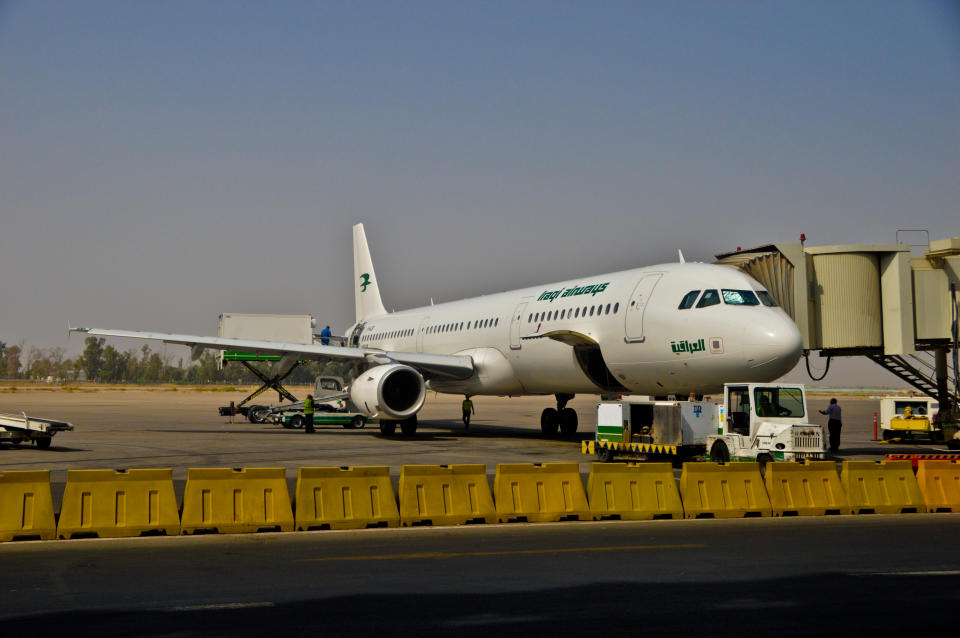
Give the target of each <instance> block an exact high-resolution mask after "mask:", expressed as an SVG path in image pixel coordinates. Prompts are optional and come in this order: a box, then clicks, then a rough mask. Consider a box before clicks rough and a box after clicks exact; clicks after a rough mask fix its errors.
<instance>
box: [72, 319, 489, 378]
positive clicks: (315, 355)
mask: <svg viewBox="0 0 960 638" xmlns="http://www.w3.org/2000/svg"><path fill="white" fill-rule="evenodd" d="M70 331H71V332H82V333H84V334H88V335H93V336H96V337H126V338H131V339H154V340H157V341H162V342H164V343H173V344H177V345H181V346H187V347H188V348H190V350H191V355H192V358H193V359H197V358H198V357H199V356H200V354H201V353H202V352H203V351H204V350H207V349H213V350H238V351H241V352H250V353H254V354H269V355H277V356H284V355H287V356H291V355H294V356H296V357H297V358H299V359H311V360H314V361H326V360H334V361H357V362H362V361H366V362H368V363H371V364H386V363H403V364H406V365H408V366H410V367H412V368H416V369H417V370H419V371H420V372H421V373H422V374H424V376H428V377H430V376H442V377H447V378H452V379H466V378H468V377H470V376H471V375H473V371H474V368H473V359H472V358H471V357H466V356H456V355H446V354H427V353H422V352H392V351H385V350H378V349H375V348H351V347H347V346H324V345H320V344H304V343H282V342H279V341H261V340H258V339H233V338H229V337H197V336H193V335H178V334H167V333H164V332H143V331H139V330H104V329H101V328H71V329H70Z"/></svg>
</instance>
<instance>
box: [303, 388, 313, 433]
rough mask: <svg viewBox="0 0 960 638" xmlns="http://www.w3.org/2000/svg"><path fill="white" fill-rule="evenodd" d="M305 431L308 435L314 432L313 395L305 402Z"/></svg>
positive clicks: (309, 395) (308, 396)
mask: <svg viewBox="0 0 960 638" xmlns="http://www.w3.org/2000/svg"><path fill="white" fill-rule="evenodd" d="M303 420H304V424H303V431H304V432H306V433H307V434H310V433H311V432H314V431H315V430H314V429H313V395H312V394H308V395H307V398H306V399H304V401H303Z"/></svg>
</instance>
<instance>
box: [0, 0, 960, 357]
mask: <svg viewBox="0 0 960 638" xmlns="http://www.w3.org/2000/svg"><path fill="white" fill-rule="evenodd" d="M958 202H960V9H958V3H956V2H932V1H916V2H900V1H897V2H885V1H881V0H869V1H862V2H848V1H839V2H837V1H832V2H744V1H737V2H629V3H618V2H604V3H588V2H576V3H571V2H484V3H460V2H403V3H397V2H391V3H381V2H364V3H358V2H344V3H335V2H323V3H299V2H277V3H262V2H260V3H241V2H217V3H199V2H154V3H143V2H134V3H131V2H96V3H77V2H3V3H2V4H0V218H2V227H0V294H2V304H0V340H3V341H7V342H16V341H18V340H20V339H26V340H27V343H28V345H38V346H44V347H46V346H52V345H62V344H63V343H64V336H63V334H64V333H63V330H64V327H65V324H66V321H67V319H70V320H71V321H72V322H74V323H75V324H76V323H80V324H83V325H94V326H99V327H115V328H132V329H137V328H140V329H153V330H162V331H180V332H189V333H199V334H211V333H213V332H214V331H215V330H216V321H217V314H218V313H220V312H224V311H232V312H279V313H301V312H303V313H312V314H314V315H315V316H317V317H319V318H320V320H321V321H323V322H329V323H331V324H332V325H333V326H334V328H335V329H338V330H342V329H343V328H344V327H346V326H347V325H348V324H349V323H350V322H351V321H352V312H353V304H352V266H351V256H350V227H351V225H352V224H353V223H355V222H357V221H363V222H365V223H366V225H367V231H368V237H369V239H370V243H371V247H372V249H373V255H374V261H375V264H376V266H377V268H378V273H379V275H380V279H381V281H382V284H383V292H384V301H385V303H386V304H387V306H388V307H395V308H402V307H410V306H415V305H420V304H423V303H428V301H429V298H430V297H431V296H432V297H434V298H436V299H438V300H450V299H454V298H459V297H463V296H468V295H473V294H479V293H483V292H493V291H497V290H503V289H509V288H514V287H518V286H524V285H534V284H538V283H545V282H549V281H551V280H556V279H561V278H566V277H574V276H584V275H587V274H589V273H597V272H603V271H607V270H612V269H616V268H627V267H633V266H640V265H645V264H649V263H656V262H658V261H664V260H673V259H674V258H675V255H676V249H677V248H682V249H683V250H684V253H685V254H686V256H687V258H688V259H698V260H703V261H709V260H711V259H712V256H713V254H714V253H717V252H721V251H725V250H730V249H733V248H735V247H736V246H738V245H743V246H749V245H756V244H760V243H766V242H769V241H795V240H796V239H797V237H798V236H799V234H800V233H801V232H805V233H806V234H807V237H808V238H809V242H810V243H811V244H813V245H816V244H830V243H854V242H881V243H890V242H892V241H893V240H894V236H895V231H896V229H897V228H902V227H920V228H928V229H930V231H931V234H932V235H933V236H934V237H945V236H956V235H960V223H958V222H960V207H958ZM75 340H76V339H75Z"/></svg>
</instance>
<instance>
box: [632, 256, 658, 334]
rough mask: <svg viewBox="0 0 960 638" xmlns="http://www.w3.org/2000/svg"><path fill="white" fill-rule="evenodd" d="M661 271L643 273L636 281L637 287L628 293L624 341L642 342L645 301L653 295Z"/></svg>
mask: <svg viewBox="0 0 960 638" xmlns="http://www.w3.org/2000/svg"><path fill="white" fill-rule="evenodd" d="M661 277H663V273H653V274H650V275H644V276H643V277H641V278H640V281H639V282H637V287H636V288H634V289H633V294H632V295H630V301H628V302H627V311H626V313H624V315H625V319H624V320H625V321H626V325H625V330H624V335H625V337H624V341H626V342H627V343H639V342H642V341H643V340H644V339H645V337H644V336H643V315H644V313H645V312H646V310H647V302H649V301H650V297H651V296H653V290H654V288H656V287H657V283H659V281H660V278H661Z"/></svg>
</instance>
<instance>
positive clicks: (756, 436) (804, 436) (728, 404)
mask: <svg viewBox="0 0 960 638" xmlns="http://www.w3.org/2000/svg"><path fill="white" fill-rule="evenodd" d="M721 411H722V413H721V418H720V420H719V421H718V428H717V433H716V434H710V435H708V436H707V441H706V446H707V450H708V453H709V455H710V460H711V461H716V462H719V463H727V462H728V461H731V460H736V461H757V462H758V463H760V467H761V469H762V468H764V467H765V466H766V464H767V463H769V462H770V461H804V460H806V459H822V458H824V453H825V450H826V448H825V443H826V439H825V437H824V428H823V426H820V425H814V424H812V423H809V422H808V421H807V415H808V414H809V413H808V411H807V394H806V391H805V390H804V387H803V385H800V384H786V385H781V384H774V383H726V384H724V386H723V406H722V407H721Z"/></svg>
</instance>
